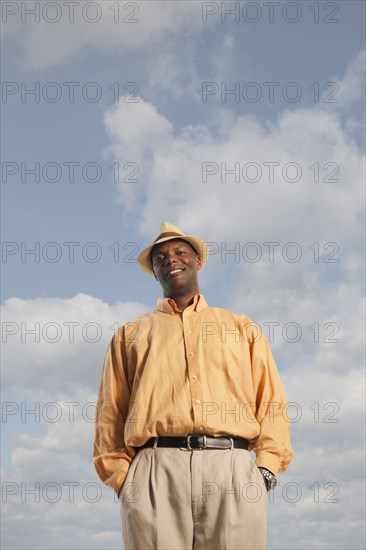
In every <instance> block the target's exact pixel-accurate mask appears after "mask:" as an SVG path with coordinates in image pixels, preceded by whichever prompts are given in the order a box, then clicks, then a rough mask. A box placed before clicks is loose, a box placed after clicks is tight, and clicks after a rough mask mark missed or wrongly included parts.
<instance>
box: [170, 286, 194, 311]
mask: <svg viewBox="0 0 366 550" xmlns="http://www.w3.org/2000/svg"><path fill="white" fill-rule="evenodd" d="M196 294H199V289H198V287H197V288H196V289H195V290H194V291H190V292H189V291H188V292H187V291H185V292H184V291H183V290H182V291H181V292H180V293H179V292H177V293H174V294H172V293H170V294H167V293H164V298H172V300H174V302H175V303H176V304H177V307H178V309H180V310H181V311H184V310H185V309H186V307H188V306H190V305H191V304H193V300H194V297H195V296H196Z"/></svg>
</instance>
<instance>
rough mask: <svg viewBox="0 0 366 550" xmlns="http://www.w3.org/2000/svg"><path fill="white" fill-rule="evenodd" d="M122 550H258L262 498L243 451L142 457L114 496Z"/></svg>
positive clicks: (144, 453)
mask: <svg viewBox="0 0 366 550" xmlns="http://www.w3.org/2000/svg"><path fill="white" fill-rule="evenodd" d="M120 505H121V520H122V536H123V542H124V546H125V549H126V550H192V549H194V550H224V549H225V550H263V549H264V548H265V539H266V505H267V491H266V488H265V484H264V481H263V478H262V474H261V473H260V471H259V470H258V468H257V467H256V465H255V463H254V461H253V459H252V457H251V455H250V453H249V452H248V451H245V450H242V449H229V450H213V449H206V450H203V451H199V450H195V451H186V450H180V449H175V448H163V447H160V448H159V447H158V448H156V449H153V448H145V449H141V450H140V451H139V452H138V453H137V455H136V457H135V458H134V460H133V462H132V464H131V466H130V469H129V471H128V474H127V478H126V481H125V483H124V485H123V488H122V491H121V493H120Z"/></svg>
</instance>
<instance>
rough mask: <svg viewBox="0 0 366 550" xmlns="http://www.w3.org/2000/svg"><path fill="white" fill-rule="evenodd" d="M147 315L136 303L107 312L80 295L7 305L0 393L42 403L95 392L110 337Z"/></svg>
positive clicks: (16, 300) (13, 300)
mask: <svg viewBox="0 0 366 550" xmlns="http://www.w3.org/2000/svg"><path fill="white" fill-rule="evenodd" d="M148 309H151V308H149V307H148V306H146V305H144V304H139V303H135V302H125V303H123V302H117V303H116V304H114V305H113V306H110V305H108V304H107V303H105V302H103V301H102V300H100V299H98V298H94V297H92V296H88V295H85V294H78V295H76V296H74V297H72V298H70V299H63V298H35V299H28V300H23V299H20V298H11V299H9V300H6V301H5V302H4V304H3V306H2V323H3V324H2V329H3V342H4V343H3V350H4V351H3V389H5V388H6V389H7V391H8V393H9V394H10V395H14V394H17V395H22V396H25V397H31V398H33V399H35V398H39V399H43V400H45V402H47V401H49V400H50V399H51V400H54V399H58V397H57V396H60V398H62V397H63V396H64V395H68V394H69V393H70V388H74V387H78V388H85V387H88V388H92V389H95V388H96V387H97V385H98V384H99V377H100V373H101V367H102V364H103V359H104V354H105V351H106V347H107V343H108V342H109V340H110V339H111V338H112V336H113V333H114V331H115V330H116V328H117V327H118V326H119V325H122V324H123V323H125V322H127V321H131V320H133V319H135V318H137V317H139V316H140V315H142V314H143V313H144V312H145V311H147V310H148ZM31 331H33V333H32V332H31ZM11 333H12V334H11Z"/></svg>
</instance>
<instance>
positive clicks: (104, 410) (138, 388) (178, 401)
mask: <svg viewBox="0 0 366 550" xmlns="http://www.w3.org/2000/svg"><path fill="white" fill-rule="evenodd" d="M189 434H207V435H213V436H219V435H231V436H236V437H245V438H247V439H249V440H250V449H251V450H253V451H254V452H255V454H256V464H257V466H263V467H265V468H268V470H270V471H271V472H273V473H274V474H275V475H276V474H277V473H278V472H281V471H282V472H283V471H285V470H286V469H287V466H288V464H289V462H290V460H291V459H292V457H293V450H292V448H291V443H290V422H289V417H288V415H287V405H286V398H285V394H284V391H283V388H282V384H281V380H280V377H279V374H278V371H277V368H276V364H275V362H274V359H273V356H272V353H271V350H270V348H269V345H268V342H267V340H266V338H265V337H264V335H263V333H262V332H261V330H260V327H259V326H258V325H256V324H255V323H253V322H252V321H251V320H250V319H249V318H248V317H246V316H239V315H236V314H234V313H232V312H231V311H228V310H226V309H221V308H216V307H209V306H208V305H207V303H206V301H205V299H204V297H203V295H202V294H197V295H196V296H195V298H194V302H193V303H192V304H191V305H190V306H188V307H187V308H186V309H185V310H184V311H183V312H181V311H180V310H179V309H178V308H177V306H176V304H175V302H174V300H172V299H171V298H160V299H159V300H158V301H157V304H156V307H155V310H153V311H150V312H148V313H147V314H145V315H143V316H142V317H140V318H138V319H137V320H136V321H133V322H131V323H126V324H125V325H123V326H121V327H120V328H119V329H118V332H117V334H116V335H115V336H114V337H113V338H112V340H111V342H110V344H109V347H108V350H107V354H106V357H105V362H104V368H103V372H102V378H101V383H100V389H99V394H98V402H97V414H96V432H95V442H94V465H95V468H96V471H97V473H98V475H99V477H100V479H101V480H102V481H103V482H104V483H106V484H107V485H108V486H110V487H112V488H113V489H114V490H115V492H116V493H118V492H119V490H120V488H121V485H122V483H123V481H124V479H125V477H126V475H127V471H128V468H129V465H130V463H131V461H132V460H133V458H134V456H135V454H136V452H135V449H134V447H138V446H140V445H143V444H144V443H145V442H146V441H147V440H148V439H150V438H151V437H155V436H158V435H159V436H163V435H164V436H187V435H189Z"/></svg>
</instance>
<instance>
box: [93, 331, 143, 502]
mask: <svg viewBox="0 0 366 550" xmlns="http://www.w3.org/2000/svg"><path fill="white" fill-rule="evenodd" d="M123 334H124V331H123V327H121V328H120V329H119V331H118V333H117V334H116V335H115V336H114V337H113V338H112V340H111V342H110V344H109V346H108V349H107V353H106V356H105V360H104V366H103V371H102V376H101V381H100V387H99V393H98V400H97V407H96V420H95V439H94V451H93V458H94V466H95V469H96V472H97V474H98V476H99V478H100V479H101V481H102V482H103V483H105V484H106V485H108V486H109V487H111V488H112V489H113V490H114V491H115V493H116V494H117V495H118V493H119V490H120V489H121V486H122V484H123V482H124V480H125V478H126V476H127V472H128V469H129V467H130V464H131V462H132V460H133V458H134V456H135V454H136V453H135V451H134V449H133V447H126V445H125V441H124V427H125V423H126V419H127V415H128V407H129V401H130V388H129V385H128V377H127V358H126V352H125V343H124V337H123Z"/></svg>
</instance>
